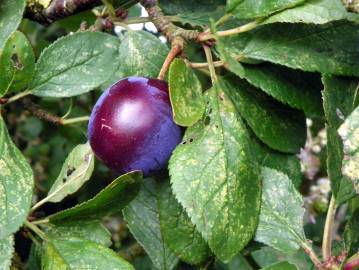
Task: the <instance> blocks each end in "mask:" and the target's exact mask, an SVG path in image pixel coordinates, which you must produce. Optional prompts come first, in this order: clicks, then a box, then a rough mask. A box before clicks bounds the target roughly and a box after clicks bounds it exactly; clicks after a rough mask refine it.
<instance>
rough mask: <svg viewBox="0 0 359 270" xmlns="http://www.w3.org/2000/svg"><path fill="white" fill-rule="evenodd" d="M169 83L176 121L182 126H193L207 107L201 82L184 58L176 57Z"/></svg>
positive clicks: (171, 67)
mask: <svg viewBox="0 0 359 270" xmlns="http://www.w3.org/2000/svg"><path fill="white" fill-rule="evenodd" d="M168 83H169V93H170V99H171V104H172V110H173V119H174V121H175V122H176V123H177V124H178V125H181V126H192V125H193V124H194V123H196V122H197V121H198V120H199V119H200V118H201V117H202V115H203V112H204V109H205V106H204V100H203V96H202V86H201V82H200V81H199V80H198V78H197V76H196V74H195V73H194V71H193V70H192V69H191V68H190V67H187V66H186V63H185V62H184V61H183V60H181V59H175V60H174V61H173V62H172V64H171V66H170V70H169V81H168Z"/></svg>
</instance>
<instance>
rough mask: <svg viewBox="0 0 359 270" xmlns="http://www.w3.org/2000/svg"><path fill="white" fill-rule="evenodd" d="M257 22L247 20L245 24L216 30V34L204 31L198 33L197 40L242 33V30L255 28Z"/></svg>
mask: <svg viewBox="0 0 359 270" xmlns="http://www.w3.org/2000/svg"><path fill="white" fill-rule="evenodd" d="M259 23H260V21H259V20H256V21H253V22H249V23H247V24H244V25H241V26H239V27H236V28H233V29H228V30H224V31H218V32H217V33H216V35H214V34H210V33H207V32H204V33H202V34H200V35H199V37H198V41H200V42H203V41H206V40H210V39H216V36H220V37H225V36H231V35H236V34H239V33H243V32H248V31H250V30H252V29H254V28H256V27H257V26H258V25H259Z"/></svg>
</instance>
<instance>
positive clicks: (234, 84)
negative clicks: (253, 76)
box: [227, 78, 306, 153]
mask: <svg viewBox="0 0 359 270" xmlns="http://www.w3.org/2000/svg"><path fill="white" fill-rule="evenodd" d="M227 82H228V83H229V85H230V87H231V88H232V89H233V90H232V93H231V95H232V100H233V103H234V105H235V107H236V108H237V110H238V111H239V112H240V114H241V116H242V117H243V118H244V119H245V120H246V122H247V124H248V125H249V126H250V127H251V129H252V130H253V132H254V133H255V134H256V136H257V137H258V138H259V139H260V140H261V141H262V142H264V143H265V144H266V145H268V146H269V147H270V148H272V149H274V150H278V151H281V152H285V153H298V152H299V150H300V148H301V147H302V146H303V145H304V143H305V139H306V123H305V116H304V114H303V112H301V111H298V110H294V109H291V108H290V107H287V106H285V105H283V104H281V103H279V102H278V101H276V100H274V99H272V98H271V97H269V96H267V95H265V94H264V93H262V92H261V91H259V90H257V89H255V88H254V87H253V86H251V85H250V84H248V83H247V82H246V81H244V80H240V79H235V78H233V79H230V78H227Z"/></svg>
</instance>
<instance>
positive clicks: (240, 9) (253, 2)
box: [227, 0, 305, 19]
mask: <svg viewBox="0 0 359 270" xmlns="http://www.w3.org/2000/svg"><path fill="white" fill-rule="evenodd" d="M304 1H305V0H274V1H273V0H270V1H268V0H228V1H227V11H229V12H231V13H232V14H233V15H234V16H236V17H237V18H239V19H253V18H259V17H264V16H268V15H270V14H272V13H275V12H278V11H281V10H283V9H286V8H291V7H294V6H296V5H298V4H301V3H303V2H304Z"/></svg>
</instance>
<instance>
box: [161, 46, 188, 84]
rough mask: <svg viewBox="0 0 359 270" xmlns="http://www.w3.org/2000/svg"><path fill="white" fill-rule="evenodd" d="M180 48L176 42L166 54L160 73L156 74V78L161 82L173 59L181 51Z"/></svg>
mask: <svg viewBox="0 0 359 270" xmlns="http://www.w3.org/2000/svg"><path fill="white" fill-rule="evenodd" d="M182 46H183V45H182ZM182 46H181V45H180V44H177V43H176V42H174V43H172V47H171V50H170V52H169V53H168V55H167V57H166V59H165V61H164V62H163V65H162V68H161V70H160V73H159V74H158V77H157V78H158V79H159V80H163V79H164V78H165V75H166V72H167V70H168V69H169V67H170V65H171V63H172V61H173V59H175V57H176V55H177V54H179V53H180V52H181V51H182V48H183V47H182Z"/></svg>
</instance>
